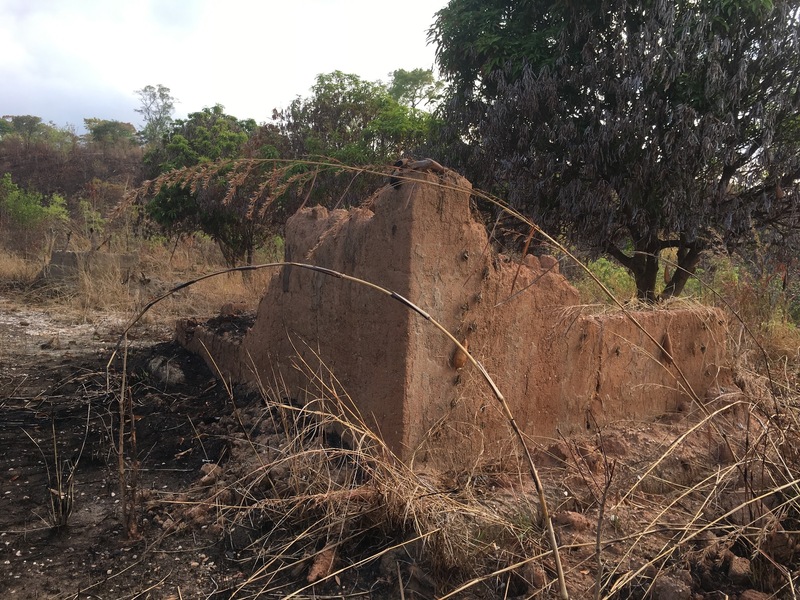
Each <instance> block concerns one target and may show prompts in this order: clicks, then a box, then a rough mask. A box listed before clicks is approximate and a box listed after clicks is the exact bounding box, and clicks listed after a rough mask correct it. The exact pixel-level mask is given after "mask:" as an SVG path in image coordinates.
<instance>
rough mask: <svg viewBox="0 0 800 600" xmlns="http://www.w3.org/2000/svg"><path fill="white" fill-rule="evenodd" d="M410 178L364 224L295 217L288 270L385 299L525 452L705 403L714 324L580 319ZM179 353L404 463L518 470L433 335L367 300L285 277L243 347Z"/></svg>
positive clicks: (456, 198)
mask: <svg viewBox="0 0 800 600" xmlns="http://www.w3.org/2000/svg"><path fill="white" fill-rule="evenodd" d="M414 177H415V180H414V181H412V182H405V183H404V184H403V185H401V186H400V187H399V189H395V188H392V187H390V186H386V187H385V188H384V189H382V190H381V191H380V192H379V193H378V194H376V196H375V197H374V198H373V199H371V201H370V202H368V203H367V206H365V207H362V208H356V209H352V210H350V211H343V210H337V211H330V212H329V211H328V210H326V209H324V208H321V207H315V208H311V209H304V210H302V211H300V212H299V213H298V214H296V215H295V216H293V217H292V218H291V219H290V221H289V222H288V224H287V232H286V259H287V260H288V261H294V262H302V263H308V264H313V265H317V266H320V267H325V268H328V269H332V270H335V271H339V272H342V273H346V274H348V275H352V276H354V277H358V278H360V279H364V280H366V281H370V282H372V283H375V284H377V285H380V286H382V287H385V288H387V289H389V290H391V291H393V292H395V293H396V294H399V295H400V296H403V297H404V298H408V299H409V300H410V301H412V302H414V303H415V304H416V305H417V306H419V307H421V308H422V309H423V310H424V311H426V312H427V313H428V314H429V315H430V316H431V317H432V318H434V319H436V320H437V321H439V322H440V323H442V324H443V325H444V326H445V327H446V328H447V329H448V330H449V331H451V332H452V333H453V334H454V335H455V336H456V337H457V338H458V339H459V340H467V342H468V344H469V348H470V352H471V353H472V354H473V356H474V357H475V358H476V359H478V360H479V361H480V362H481V364H482V365H484V366H485V368H486V371H487V372H488V373H489V374H490V376H491V377H492V379H493V380H494V382H495V383H496V384H497V386H498V388H499V389H500V390H501V391H502V393H503V394H504V396H505V398H506V400H507V402H508V404H509V406H510V408H511V411H512V413H513V414H514V417H515V419H516V421H517V423H518V424H519V426H520V427H521V428H522V430H523V431H524V432H525V433H526V434H528V435H530V436H532V437H536V438H540V439H541V438H548V437H556V436H557V435H558V434H559V433H560V434H563V435H569V434H570V433H574V432H577V431H586V430H587V429H591V428H594V427H597V426H602V425H604V424H606V423H609V422H611V421H615V420H620V419H652V418H654V417H657V416H659V415H662V414H664V413H668V412H673V411H678V410H681V409H682V408H685V407H686V406H687V405H688V403H689V402H690V400H691V398H692V396H693V395H694V396H697V397H701V398H702V397H703V396H704V394H705V393H706V390H708V389H709V388H711V387H712V386H714V385H715V380H716V377H717V375H718V373H719V371H720V368H721V367H720V365H722V364H723V363H724V348H725V323H724V320H723V318H722V315H721V313H720V312H719V311H717V310H714V309H706V308H692V309H681V310H678V309H673V310H663V309H660V310H655V309H654V310H650V311H643V312H636V313H631V314H629V315H625V314H623V313H621V312H612V313H607V314H586V313H585V311H584V309H583V308H582V307H581V306H579V298H578V293H577V291H576V290H575V289H574V288H573V287H572V286H571V285H570V284H569V283H568V282H567V281H566V279H565V278H564V277H563V276H561V275H560V274H559V272H558V263H557V261H555V260H554V259H553V258H552V257H541V258H537V257H535V256H527V257H525V259H524V261H523V263H522V264H521V265H520V263H519V262H514V261H511V260H509V259H508V258H506V257H504V256H502V255H497V254H496V253H494V252H493V250H492V249H491V245H490V243H489V240H488V238H487V234H486V231H485V228H484V227H483V225H482V224H480V223H478V222H476V221H475V220H474V219H473V217H472V215H471V211H470V204H469V202H470V201H469V198H470V193H471V185H470V184H469V182H468V181H466V180H465V179H463V178H461V177H459V176H458V175H456V174H454V173H451V172H445V173H444V174H440V175H435V174H430V173H416V174H414ZM634 320H635V321H636V322H634ZM637 322H638V324H639V325H637V324H636V323H637ZM640 327H641V328H640ZM642 329H644V331H646V332H648V333H649V334H650V336H652V338H653V339H655V340H656V341H658V342H659V343H661V345H663V346H666V347H667V350H668V351H669V352H667V353H665V352H664V350H663V349H662V348H661V347H659V344H657V343H654V342H653V340H652V339H650V337H648V336H647V335H646V334H645V333H643V331H642ZM178 339H179V340H180V341H181V342H182V343H183V344H184V345H185V346H186V347H188V348H190V349H192V350H194V351H196V352H198V353H199V354H201V355H203V356H204V357H205V358H206V360H207V361H208V362H209V363H210V364H213V365H214V366H213V368H214V369H219V370H221V371H222V373H223V374H224V375H225V376H226V377H230V378H232V379H233V380H236V381H258V382H260V383H261V385H263V386H265V387H273V388H278V389H280V390H284V391H285V393H288V394H289V395H291V396H292V397H294V398H296V399H298V400H300V401H307V400H309V399H313V398H317V397H319V396H320V395H321V394H322V391H321V390H322V389H323V388H326V387H327V388H329V389H335V390H338V393H340V394H342V395H344V394H345V393H346V394H347V395H348V396H349V398H350V400H351V401H352V404H353V406H354V407H355V409H356V410H357V411H358V412H359V413H360V415H361V416H362V418H363V419H364V420H365V421H366V422H367V424H369V425H370V426H372V427H375V428H376V430H377V431H379V432H380V434H381V435H382V437H383V438H384V440H385V441H386V442H387V443H388V445H389V446H390V447H391V448H392V449H393V450H394V451H395V452H396V453H397V454H398V455H400V456H401V457H402V458H403V459H404V460H406V461H408V462H413V463H415V464H422V463H424V464H428V465H435V466H437V467H439V468H448V467H451V466H453V467H459V468H463V467H468V466H469V465H470V464H472V463H474V462H477V461H485V460H499V461H503V460H506V459H509V460H516V459H515V457H516V445H515V443H514V441H513V438H512V436H511V430H510V427H509V424H508V422H507V420H506V418H505V417H504V416H503V414H502V412H501V409H500V406H499V404H498V402H497V400H496V399H495V397H494V396H493V395H492V393H491V390H490V388H489V386H488V385H487V384H486V382H485V381H484V380H483V379H482V377H481V375H480V373H479V372H478V370H477V369H475V368H474V367H473V366H471V365H470V364H467V365H466V366H465V367H463V368H460V369H459V368H457V366H458V365H454V364H453V355H454V351H455V346H454V344H453V343H452V342H451V341H450V340H449V339H448V338H447V337H446V336H445V335H443V334H442V333H441V332H440V331H439V330H438V329H437V328H436V327H434V326H432V325H431V323H430V322H429V321H427V320H426V319H425V318H423V317H422V316H420V315H419V314H417V313H416V312H414V311H412V310H409V309H408V308H407V307H406V306H404V305H403V304H402V303H401V302H398V301H397V300H394V299H392V298H390V297H389V296H387V295H385V294H381V293H379V292H377V291H375V290H373V289H371V288H369V287H366V286H362V285H358V284H357V283H354V282H351V281H347V280H343V279H341V278H336V277H333V276H330V275H328V274H325V273H320V272H314V271H310V270H306V269H302V268H298V267H289V268H284V269H283V271H282V272H280V273H276V275H275V277H274V278H273V279H272V280H271V282H270V284H269V286H268V289H267V290H266V293H265V294H264V297H263V299H262V301H261V303H260V306H259V309H258V315H257V318H256V321H255V324H254V325H253V327H252V328H251V329H250V330H249V331H248V332H247V333H246V334H245V335H244V336H243V337H233V336H230V335H225V334H218V333H216V332H215V331H214V330H213V328H210V327H206V326H204V325H201V324H197V323H195V322H189V321H184V322H181V323H179V324H178ZM667 340H668V341H667ZM328 393H330V392H328Z"/></svg>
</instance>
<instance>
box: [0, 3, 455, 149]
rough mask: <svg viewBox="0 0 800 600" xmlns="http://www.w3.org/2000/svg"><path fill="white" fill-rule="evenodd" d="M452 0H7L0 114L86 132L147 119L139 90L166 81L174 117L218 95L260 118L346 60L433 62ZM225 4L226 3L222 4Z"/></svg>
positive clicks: (352, 65)
mask: <svg viewBox="0 0 800 600" xmlns="http://www.w3.org/2000/svg"><path fill="white" fill-rule="evenodd" d="M446 4H447V0H403V2H388V1H385V0H280V1H276V0H0V116H3V115H34V116H38V117H41V118H42V120H43V121H45V122H52V123H54V124H55V125H57V126H59V127H65V126H68V125H72V126H74V127H75V128H76V130H77V131H78V133H81V132H83V131H84V130H83V120H84V119H85V118H99V119H109V120H118V121H124V122H128V123H133V124H134V125H135V126H136V127H137V128H139V127H141V125H142V121H141V117H140V115H139V114H138V113H136V112H135V109H136V108H138V107H139V106H140V104H139V98H138V96H137V95H136V93H135V92H136V90H140V89H142V88H144V87H145V86H147V85H152V86H156V85H158V84H161V85H164V86H166V87H168V88H169V89H170V91H171V94H172V96H173V97H175V98H176V99H177V101H178V102H177V103H176V106H175V114H174V116H175V117H176V118H183V117H185V116H186V115H187V114H189V113H192V112H196V111H199V110H202V109H203V108H205V107H210V106H214V105H215V104H222V105H223V106H224V107H225V112H226V113H228V114H230V115H233V116H235V117H237V118H239V119H246V118H252V119H255V120H256V121H257V122H259V123H263V122H267V121H269V120H270V119H271V117H272V110H273V109H274V108H281V107H285V106H287V105H288V104H289V103H290V102H291V101H292V100H293V99H294V98H295V97H296V96H304V97H305V96H308V95H309V94H310V88H311V86H312V85H313V84H314V80H315V77H316V76H317V75H318V74H320V73H329V72H331V71H335V70H339V71H343V72H345V73H354V74H356V75H359V76H360V77H362V78H363V79H366V80H369V81H375V80H382V81H388V80H389V74H390V73H391V72H392V71H394V70H395V69H407V70H411V69H415V68H425V69H428V68H433V67H434V66H435V65H434V53H435V50H434V47H433V46H432V45H428V44H427V30H428V29H429V27H430V26H431V24H432V23H433V20H434V13H435V12H436V11H437V10H439V9H441V8H443V7H444V6H445V5H446ZM223 7H224V8H223Z"/></svg>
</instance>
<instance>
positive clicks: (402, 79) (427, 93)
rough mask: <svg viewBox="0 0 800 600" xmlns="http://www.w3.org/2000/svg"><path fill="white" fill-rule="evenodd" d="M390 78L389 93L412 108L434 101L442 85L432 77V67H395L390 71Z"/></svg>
mask: <svg viewBox="0 0 800 600" xmlns="http://www.w3.org/2000/svg"><path fill="white" fill-rule="evenodd" d="M391 78H392V79H391V82H390V83H389V88H388V91H389V95H390V96H391V97H392V98H394V99H395V100H396V101H397V102H399V103H400V104H405V105H406V106H409V107H411V108H412V109H416V108H418V107H419V106H420V105H431V104H433V103H435V102H436V101H437V100H438V99H439V95H440V94H441V92H442V88H443V86H444V84H443V82H441V81H438V80H436V79H435V78H434V77H433V70H432V69H413V70H411V71H406V70H405V69H397V70H395V71H392V73H391Z"/></svg>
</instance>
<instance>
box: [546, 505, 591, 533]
mask: <svg viewBox="0 0 800 600" xmlns="http://www.w3.org/2000/svg"><path fill="white" fill-rule="evenodd" d="M553 523H555V524H556V525H559V526H561V527H569V528H571V529H574V530H575V531H586V530H587V529H589V528H590V527H592V522H591V521H590V520H589V517H587V516H585V515H582V514H581V513H577V512H572V511H570V510H565V511H562V512H560V513H558V514H556V515H555V516H554V517H553Z"/></svg>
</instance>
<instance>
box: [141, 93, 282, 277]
mask: <svg viewBox="0 0 800 600" xmlns="http://www.w3.org/2000/svg"><path fill="white" fill-rule="evenodd" d="M256 128H257V126H256V122H255V121H254V120H253V119H244V120H240V119H237V118H236V117H234V116H232V115H228V114H226V113H225V109H224V107H223V106H221V105H219V104H217V105H215V106H213V107H211V108H204V109H203V110H201V111H198V112H195V113H192V114H190V115H189V116H188V118H187V119H186V120H182V119H179V120H176V121H175V122H174V123H173V125H172V127H171V128H170V129H169V130H168V131H167V132H166V133H165V134H164V136H163V138H162V144H161V145H159V146H153V147H152V148H151V150H150V151H149V152H148V154H147V156H146V157H145V161H146V163H147V164H148V165H149V168H150V169H151V172H150V175H151V176H157V175H159V174H165V173H170V172H174V173H175V176H174V181H175V182H176V183H174V184H171V185H170V184H169V182H170V179H169V176H168V177H167V179H164V180H163V181H165V182H166V183H165V184H164V185H162V186H161V187H160V189H159V191H158V193H157V194H156V195H155V196H154V197H153V198H151V199H150V201H149V202H148V204H147V206H146V210H147V213H148V215H149V216H150V217H151V218H152V219H153V220H154V221H155V222H156V223H158V224H159V225H160V226H161V227H162V228H163V229H164V230H165V231H167V232H168V233H169V234H171V235H177V236H180V235H189V234H193V233H195V232H197V231H201V232H203V233H205V234H207V235H209V236H210V237H211V238H212V239H213V240H214V241H216V242H217V244H218V245H219V247H220V250H221V251H222V254H223V256H224V257H225V259H226V261H227V262H228V264H230V265H231V266H235V265H236V264H237V263H241V262H243V261H244V262H247V263H248V264H250V263H252V260H253V253H254V252H255V250H257V249H258V248H259V247H260V246H261V245H263V244H264V242H265V241H266V240H267V239H269V238H270V237H271V230H270V228H269V226H268V222H267V221H265V220H264V213H263V211H261V210H259V209H258V206H257V205H259V204H263V203H265V202H268V201H269V198H268V197H267V196H264V197H259V198H253V193H254V191H255V188H253V187H252V186H250V185H248V184H247V183H246V182H237V183H236V185H234V184H233V182H232V181H231V180H230V179H229V178H228V177H227V175H228V174H229V173H230V170H229V169H226V168H225V166H224V161H229V160H233V159H237V158H239V157H240V156H241V154H242V152H243V149H244V148H245V145H246V144H247V141H248V139H249V137H250V135H251V134H252V133H253V132H254V131H255V130H256ZM220 162H222V163H223V164H220ZM212 164H213V165H214V166H213V168H210V169H209V171H208V175H207V176H204V177H201V178H200V179H199V180H196V181H195V183H194V185H185V184H184V182H183V180H182V179H181V176H180V173H181V169H184V168H187V167H197V166H200V167H202V166H203V165H209V166H211V165H212Z"/></svg>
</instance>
